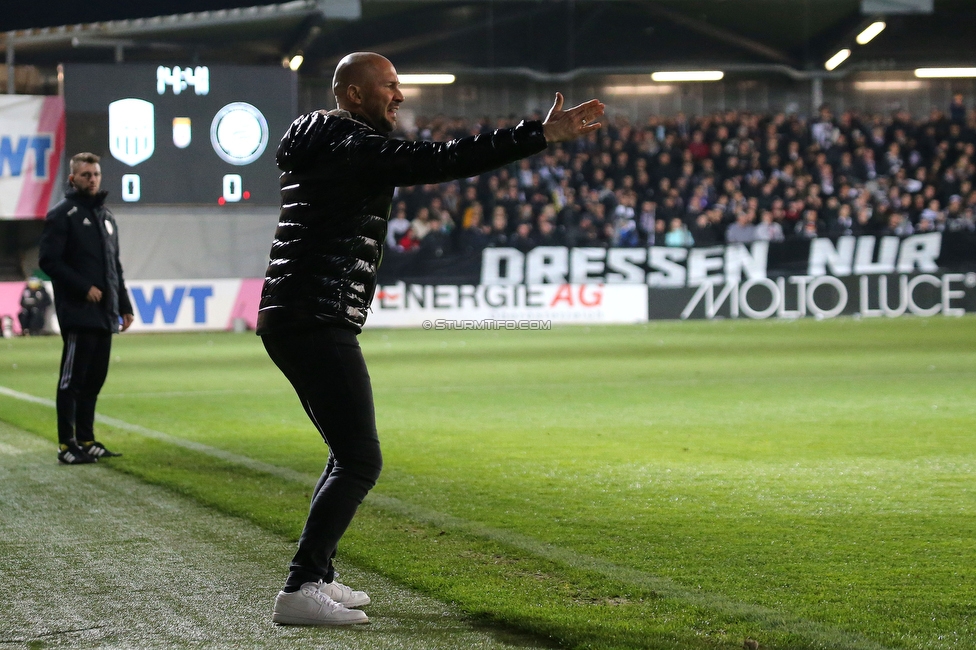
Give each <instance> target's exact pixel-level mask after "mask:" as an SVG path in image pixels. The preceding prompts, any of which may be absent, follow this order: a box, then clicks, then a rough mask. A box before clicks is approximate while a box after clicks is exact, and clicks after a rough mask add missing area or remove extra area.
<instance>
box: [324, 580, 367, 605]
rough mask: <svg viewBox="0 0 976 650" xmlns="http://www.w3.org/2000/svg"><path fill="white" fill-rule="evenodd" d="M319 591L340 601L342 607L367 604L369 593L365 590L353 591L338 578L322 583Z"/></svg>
mask: <svg viewBox="0 0 976 650" xmlns="http://www.w3.org/2000/svg"><path fill="white" fill-rule="evenodd" d="M319 591H321V592H323V593H324V594H325V595H326V596H328V597H329V598H331V599H332V600H334V601H336V602H337V603H340V604H341V605H342V606H343V607H362V606H363V605H369V602H370V600H369V595H368V594H367V593H366V592H365V591H355V590H354V589H350V588H349V587H347V586H346V585H344V584H342V583H341V582H339V581H338V580H333V581H332V582H328V583H325V582H323V583H322V586H321V587H319Z"/></svg>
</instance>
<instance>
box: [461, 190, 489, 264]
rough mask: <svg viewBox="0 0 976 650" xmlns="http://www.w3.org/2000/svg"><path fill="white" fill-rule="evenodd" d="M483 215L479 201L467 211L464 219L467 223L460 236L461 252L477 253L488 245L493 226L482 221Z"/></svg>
mask: <svg viewBox="0 0 976 650" xmlns="http://www.w3.org/2000/svg"><path fill="white" fill-rule="evenodd" d="M481 216H482V209H481V204H480V203H477V202H475V203H473V204H471V206H470V207H469V208H468V209H467V210H466V211H465V217H464V221H465V223H466V224H467V225H466V226H465V227H463V228H461V231H460V234H459V236H458V250H460V251H461V252H463V253H476V252H478V251H481V250H483V249H484V248H485V247H487V246H488V235H489V233H490V232H491V227H490V226H487V225H485V224H483V223H481Z"/></svg>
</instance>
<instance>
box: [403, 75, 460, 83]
mask: <svg viewBox="0 0 976 650" xmlns="http://www.w3.org/2000/svg"><path fill="white" fill-rule="evenodd" d="M398 76H399V78H400V84H401V85H427V84H440V85H443V84H452V83H454V75H452V74H426V73H425V74H401V75H398Z"/></svg>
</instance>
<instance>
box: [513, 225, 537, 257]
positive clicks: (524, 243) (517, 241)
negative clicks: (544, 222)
mask: <svg viewBox="0 0 976 650" xmlns="http://www.w3.org/2000/svg"><path fill="white" fill-rule="evenodd" d="M508 245H509V246H511V247H512V248H517V249H519V250H520V251H522V252H523V253H527V252H529V251H530V250H532V249H533V248H535V246H536V241H535V238H534V237H533V236H532V224H531V223H529V222H528V221H522V222H521V223H519V225H518V226H516V228H515V234H514V235H512V237H511V239H510V240H509V244H508Z"/></svg>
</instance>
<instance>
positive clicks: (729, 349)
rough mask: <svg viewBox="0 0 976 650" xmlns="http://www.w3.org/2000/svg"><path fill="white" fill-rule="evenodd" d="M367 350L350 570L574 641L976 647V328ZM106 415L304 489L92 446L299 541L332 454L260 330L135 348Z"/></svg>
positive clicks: (497, 339)
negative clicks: (366, 401)
mask: <svg viewBox="0 0 976 650" xmlns="http://www.w3.org/2000/svg"><path fill="white" fill-rule="evenodd" d="M360 340H361V343H362V346H363V350H364V353H365V355H366V358H367V363H368V364H369V367H370V373H371V375H372V379H373V386H374V391H375V396H376V408H377V420H378V426H379V430H380V440H381V442H382V444H383V450H384V458H385V469H384V474H383V476H382V477H381V478H380V482H379V484H378V485H377V487H376V489H375V491H374V493H373V494H372V495H371V496H370V497H369V498H367V501H366V503H365V504H364V505H363V507H362V509H361V510H360V514H359V515H358V516H357V519H356V520H355V521H354V522H353V525H352V527H351V528H350V530H349V532H348V533H347V536H346V538H345V539H344V541H343V544H342V546H341V548H340V554H341V557H345V558H348V559H349V560H350V561H353V562H355V563H356V564H358V565H359V566H362V567H364V568H368V569H372V570H375V571H377V572H379V573H382V574H384V575H386V576H388V577H390V578H392V579H394V580H396V581H398V582H400V583H402V584H405V585H408V586H411V587H414V588H417V589H419V590H421V591H423V592H425V593H428V594H431V595H433V596H435V597H437V598H439V599H441V600H444V601H448V602H454V603H457V604H458V605H459V606H460V607H462V608H463V609H464V610H465V611H467V612H469V613H471V614H472V615H474V616H475V617H477V618H480V619H483V620H484V621H485V622H487V623H489V624H492V625H498V626H502V627H508V628H512V629H518V630H521V631H527V632H531V633H534V634H537V635H539V637H540V638H542V639H550V640H551V641H552V643H553V644H555V646H556V647H568V648H593V649H601V650H602V649H607V648H740V647H742V646H743V642H744V640H746V639H755V640H757V641H758V643H759V644H760V645H761V647H764V648H789V649H803V648H926V649H932V648H976V579H974V578H976V482H974V479H976V441H974V433H976V426H974V425H976V321H974V320H973V319H972V318H971V317H965V318H958V319H949V318H932V319H916V318H903V319H897V320H861V321H856V320H849V319H839V320H834V321H824V322H815V321H812V320H806V321H799V322H745V321H734V322H733V321H720V322H684V323H652V324H649V325H643V326H626V327H564V328H556V329H553V330H551V331H534V332H461V331H453V332H425V331H395V330H393V331H391V330H383V331H379V330H377V331H368V332H366V333H364V334H363V335H362V336H361V337H360ZM59 355H60V340H59V339H56V338H46V339H43V338H38V339H23V340H20V339H18V340H7V341H2V342H0V386H5V387H7V388H10V389H13V390H16V391H21V392H24V393H29V394H32V395H37V396H42V397H47V398H53V393H54V386H55V383H56V376H57V368H58V360H59ZM99 412H100V413H102V414H105V415H108V416H111V417H113V418H117V419H119V420H123V421H125V422H128V423H132V424H137V425H140V426H142V427H146V428H149V429H152V430H155V431H161V432H164V433H166V434H168V435H170V436H175V437H179V438H184V439H186V440H190V441H195V442H199V443H203V444H206V445H209V446H212V447H215V448H218V449H222V450H226V451H229V452H232V453H234V454H237V455H240V456H247V457H250V458H254V459H257V460H260V461H262V462H264V463H268V464H271V465H275V466H279V467H282V468H288V469H289V470H293V471H297V472H300V473H302V474H307V475H309V477H310V478H309V482H308V484H301V483H299V482H296V481H285V480H282V479H281V478H278V477H275V476H274V475H269V474H267V473H263V472H260V471H255V470H253V469H247V468H244V467H241V466H239V465H236V464H234V463H232V462H227V461H225V460H220V459H217V458H214V457H211V456H208V455H205V454H202V453H194V452H191V451H187V450H185V449H181V448H178V447H174V446H173V445H171V444H167V443H165V442H161V441H158V440H152V439H149V438H146V437H143V436H140V435H138V434H135V433H132V432H126V431H120V430H112V429H110V428H105V427H103V428H102V429H101V433H100V436H101V437H102V438H103V439H104V440H106V441H107V442H109V443H110V445H111V446H112V447H118V448H119V449H120V450H122V451H124V452H125V456H124V457H123V458H120V459H116V461H117V462H116V461H113V467H117V468H119V469H121V470H122V471H124V472H127V473H130V474H133V475H135V476H138V477H141V478H143V479H145V480H147V481H150V482H152V483H156V484H160V485H164V486H168V487H170V488H172V489H174V490H176V491H178V492H180V493H183V494H187V495H190V496H192V497H194V498H196V499H198V500H199V501H200V502H202V503H204V504H207V505H209V506H212V507H214V508H217V509H219V510H221V511H224V512H227V513H231V514H234V515H238V516H242V517H246V518H248V519H250V520H252V521H254V522H256V523H258V524H259V525H260V526H262V527H264V528H267V529H268V530H271V531H273V532H276V533H279V534H281V535H284V536H286V537H289V538H295V537H297V534H298V532H299V530H300V527H301V523H302V521H303V519H304V515H305V512H306V509H307V506H308V503H307V500H308V493H309V490H310V489H311V487H312V482H313V481H314V478H313V477H314V476H315V475H317V474H318V473H319V472H320V471H321V468H322V466H323V465H324V462H325V458H326V449H325V446H324V445H323V444H321V442H320V441H319V438H318V436H317V434H316V433H315V432H314V430H313V429H312V428H311V426H310V424H309V423H308V421H307V420H306V417H305V414H304V412H303V411H302V409H301V407H300V406H299V404H298V401H297V399H296V398H295V397H294V395H293V393H292V392H291V390H290V387H289V386H288V385H287V384H286V382H285V380H284V379H283V377H281V375H280V373H278V371H277V370H276V369H275V368H274V366H273V365H272V364H271V362H270V361H269V360H268V359H267V356H266V354H265V352H264V349H263V347H262V346H261V344H260V340H259V339H258V338H257V337H255V336H252V335H234V334H192V335H190V334H188V335H123V336H120V337H118V338H116V339H115V346H114V349H113V364H112V369H111V372H110V375H109V381H108V383H107V384H106V386H105V389H104V391H103V393H102V398H101V400H100V402H99ZM0 419H3V420H6V421H9V422H10V423H12V424H14V425H16V426H19V427H22V428H24V429H27V430H30V431H34V432H37V433H39V434H42V435H44V436H45V437H47V438H49V439H51V440H52V441H53V439H54V433H53V432H54V413H53V410H52V409H50V408H45V407H42V406H39V405H35V404H30V403H26V402H22V401H18V400H15V399H11V398H10V397H5V396H2V395H0ZM52 460H53V446H52ZM287 560H288V558H284V557H283V558H282V577H283V576H284V568H285V565H286V563H287ZM269 598H270V595H269Z"/></svg>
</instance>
